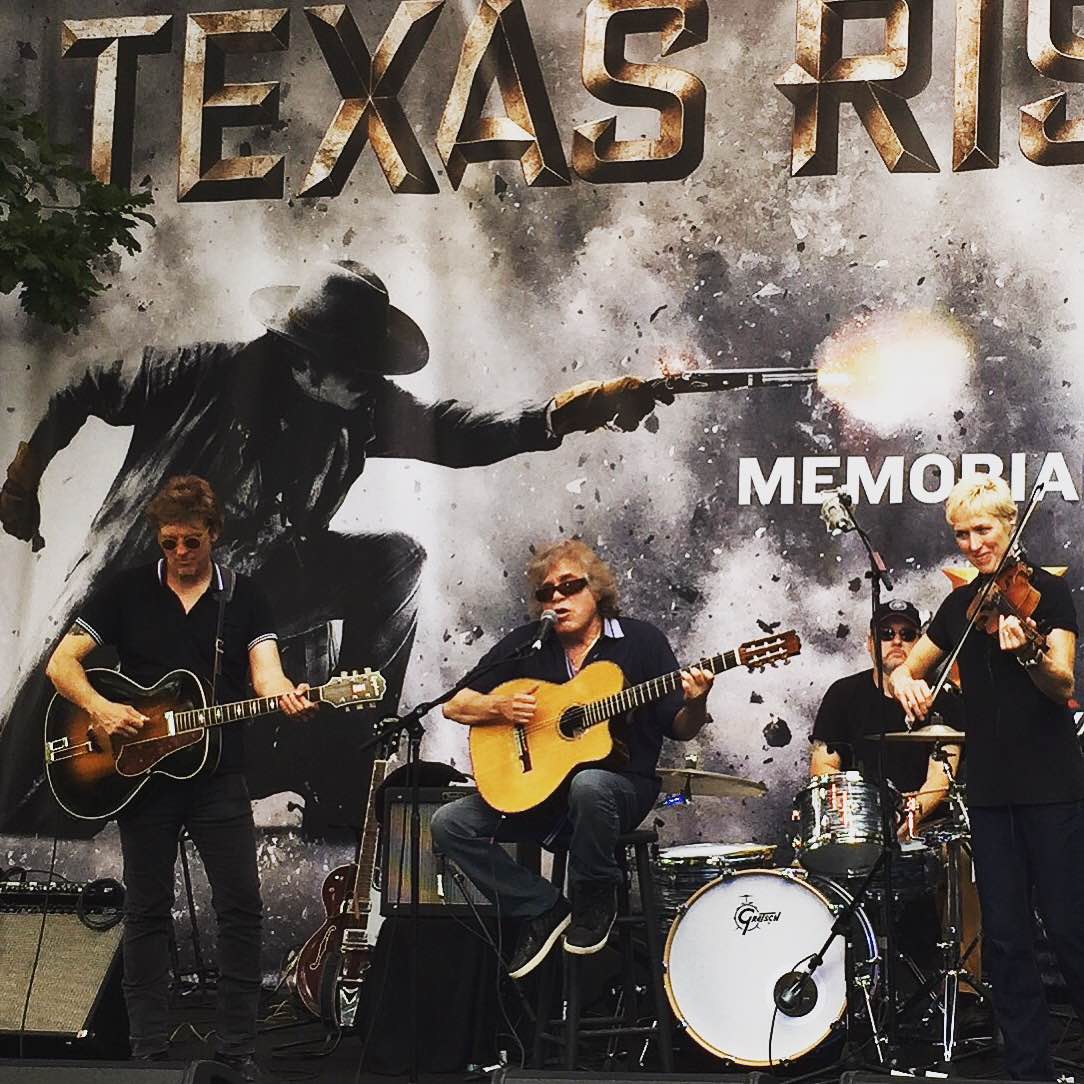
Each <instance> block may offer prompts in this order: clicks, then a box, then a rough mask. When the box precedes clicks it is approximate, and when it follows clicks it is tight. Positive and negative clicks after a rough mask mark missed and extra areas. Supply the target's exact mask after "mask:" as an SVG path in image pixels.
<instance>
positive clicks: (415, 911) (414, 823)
mask: <svg viewBox="0 0 1084 1084" xmlns="http://www.w3.org/2000/svg"><path fill="white" fill-rule="evenodd" d="M535 650H537V649H535V648H534V647H533V645H532V644H531V643H530V641H528V642H526V643H524V644H523V645H522V646H520V647H518V648H516V649H515V650H514V651H512V652H511V653H510V654H509V655H506V656H504V657H503V658H499V659H494V660H493V661H492V662H491V663H489V664H488V665H487V666H482V667H479V666H475V667H474V668H472V669H471V670H468V671H467V673H466V674H464V675H463V677H461V678H460V679H459V680H458V681H457V682H456V683H455V684H454V685H452V686H451V687H449V688H448V689H445V690H444V692H442V693H441V694H440V695H439V696H436V697H434V698H433V699H432V700H426V701H423V702H422V703H420V704H416V705H415V706H414V707H413V708H411V709H410V711H408V712H407V713H406V714H405V715H392V716H389V717H388V718H386V719H381V720H380V722H379V723H377V724H376V727H375V730H374V733H373V734H371V735H370V736H369V737H368V738H366V739H365V741H364V742H362V744H361V747H360V750H359V751H361V752H364V751H365V750H366V749H370V748H372V747H373V746H374V745H377V744H381V743H388V742H394V743H396V744H398V742H399V740H400V739H401V737H402V735H403V734H404V733H406V735H407V758H406V764H407V774H408V777H409V779H410V934H411V946H410V980H409V989H410V1069H409V1076H408V1079H409V1081H410V1084H418V930H419V919H420V916H421V912H420V910H419V896H418V881H419V873H420V868H421V835H422V816H421V791H420V783H419V778H418V777H419V771H418V762H419V760H420V759H421V745H422V738H423V737H424V735H425V727H424V726H422V719H423V718H424V717H425V716H426V715H428V714H429V712H431V711H432V710H433V709H434V708H436V707H439V706H440V705H441V704H444V703H446V702H447V701H448V700H451V699H452V697H453V696H455V694H456V693H458V692H459V691H460V690H462V689H465V688H467V686H468V685H469V684H470V683H471V682H472V681H475V680H476V679H477V678H479V677H482V676H483V675H484V674H488V673H490V672H491V671H493V670H496V669H497V668H498V667H499V666H504V665H506V664H507V663H510V662H516V661H518V660H520V659H525V658H528V657H529V656H530V655H532V654H533V653H534V651H535ZM361 1056H362V1058H364V1056H365V1051H364V1050H362V1055H361Z"/></svg>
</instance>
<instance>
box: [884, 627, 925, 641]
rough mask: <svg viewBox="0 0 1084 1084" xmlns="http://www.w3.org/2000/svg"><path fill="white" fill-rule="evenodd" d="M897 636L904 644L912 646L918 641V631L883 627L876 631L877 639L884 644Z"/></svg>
mask: <svg viewBox="0 0 1084 1084" xmlns="http://www.w3.org/2000/svg"><path fill="white" fill-rule="evenodd" d="M896 636H898V637H899V638H900V639H901V640H902V641H903V642H904V643H905V644H913V643H914V642H915V641H916V640H917V639H918V629H912V628H906V629H889V628H884V627H883V626H882V627H881V628H879V629H878V630H877V638H878V639H879V640H880V641H881V642H882V643H884V644H887V643H889V642H890V641H891V640H892V639H893V638H894V637H896Z"/></svg>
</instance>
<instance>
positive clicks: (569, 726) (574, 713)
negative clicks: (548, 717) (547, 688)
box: [558, 707, 584, 738]
mask: <svg viewBox="0 0 1084 1084" xmlns="http://www.w3.org/2000/svg"><path fill="white" fill-rule="evenodd" d="M558 729H559V730H560V731H561V736H562V737H563V738H576V737H579V735H580V734H581V733H582V731H583V729H584V720H583V708H581V707H574V708H569V709H568V710H567V711H566V712H565V713H564V714H563V715H562V716H561V722H560V724H559V726H558Z"/></svg>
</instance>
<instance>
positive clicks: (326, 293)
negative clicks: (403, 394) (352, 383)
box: [249, 260, 429, 376]
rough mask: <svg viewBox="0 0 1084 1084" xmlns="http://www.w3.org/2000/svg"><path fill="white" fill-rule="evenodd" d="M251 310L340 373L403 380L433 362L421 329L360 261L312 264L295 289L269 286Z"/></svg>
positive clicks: (257, 295)
mask: <svg viewBox="0 0 1084 1084" xmlns="http://www.w3.org/2000/svg"><path fill="white" fill-rule="evenodd" d="M249 307H250V308H251V309H252V312H253V314H254V315H255V316H256V318H257V319H258V320H259V321H260V323H262V324H263V325H264V327H266V328H267V329H268V330H269V331H273V332H274V333H275V334H276V335H281V336H282V337H283V338H284V339H288V340H289V341H290V342H292V343H294V344H295V345H297V346H299V347H301V348H302V349H303V350H305V351H307V352H308V353H309V354H311V355H313V356H314V357H315V358H317V359H318V360H320V361H323V362H325V363H326V364H328V365H329V366H330V367H332V368H335V369H337V370H340V371H347V372H350V371H357V372H368V373H380V374H382V375H385V376H402V375H404V374H406V373H416V372H417V371H418V370H419V369H421V368H422V367H423V366H424V365H425V364H426V362H427V361H428V360H429V344H428V343H427V342H426V340H425V335H424V334H422V330H421V328H420V327H418V325H417V324H416V323H414V321H413V320H411V318H410V317H409V316H407V314H406V313H405V312H403V311H402V310H400V309H397V308H396V307H395V306H394V305H392V304H391V302H390V300H389V298H388V290H387V287H386V286H385V285H384V283H383V281H381V279H380V277H379V276H378V275H376V274H375V273H374V272H373V271H371V270H370V269H369V268H368V267H366V266H365V265H364V264H360V263H358V262H357V261H356V260H321V261H319V262H318V263H314V264H313V265H312V268H311V269H310V271H309V272H308V274H307V275H306V276H305V278H304V280H303V281H302V282H301V283H300V284H299V285H297V286H266V287H264V288H263V289H262V290H257V291H256V292H255V293H254V294H253V295H252V297H251V298H250V299H249Z"/></svg>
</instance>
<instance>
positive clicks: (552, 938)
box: [508, 896, 572, 979]
mask: <svg viewBox="0 0 1084 1084" xmlns="http://www.w3.org/2000/svg"><path fill="white" fill-rule="evenodd" d="M571 920H572V916H571V909H570V908H569V906H568V900H566V899H565V898H564V896H558V897H557V902H556V903H555V904H554V905H553V906H552V907H551V908H550V909H549V910H548V911H543V912H542V914H540V915H536V916H535V917H534V918H529V919H527V920H526V921H525V922H524V924H523V929H522V930H520V932H519V940H518V941H516V948H515V951H514V952H513V953H512V958H511V959H510V960H509V961H508V975H509V977H510V978H513V979H522V978H523V977H524V976H525V975H529V974H530V973H531V972H532V971H533V970H534V969H535V968H536V967H537V966H538V965H539V964H540V963H541V962H542V961H543V960H544V959H545V958H546V955H547V954H548V953H549V951H550V949H551V948H553V946H554V945H555V944H557V938H558V937H560V936H561V934H562V933H564V931H565V928H566V927H567V926H568V924H569V922H570V921H571Z"/></svg>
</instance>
